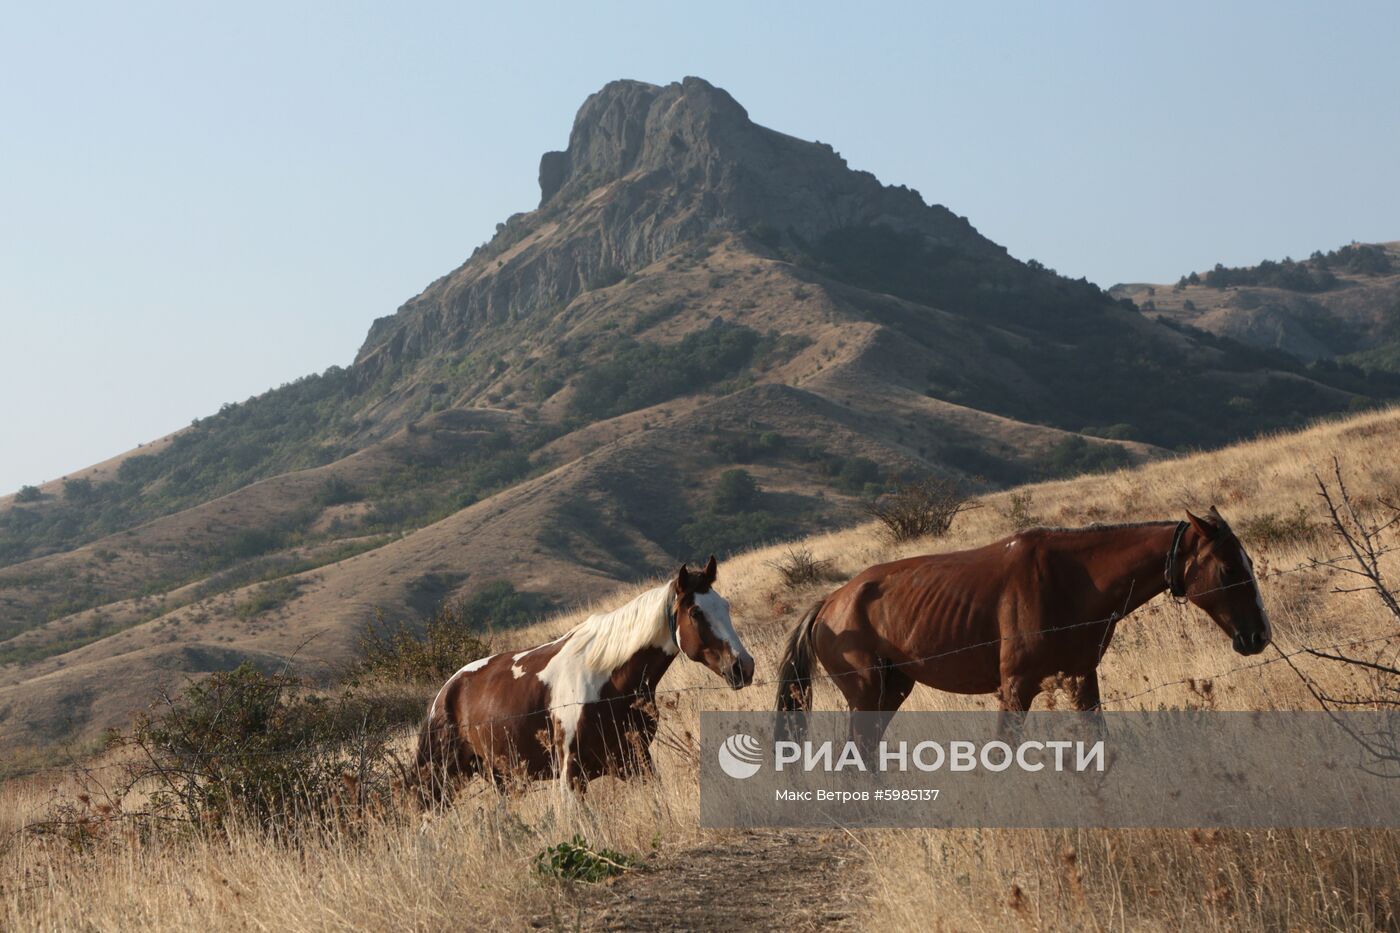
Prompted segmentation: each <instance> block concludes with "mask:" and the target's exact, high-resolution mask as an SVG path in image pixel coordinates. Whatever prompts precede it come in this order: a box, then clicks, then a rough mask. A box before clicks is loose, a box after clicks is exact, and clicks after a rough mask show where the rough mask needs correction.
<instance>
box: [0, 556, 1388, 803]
mask: <svg viewBox="0 0 1400 933" xmlns="http://www.w3.org/2000/svg"><path fill="white" fill-rule="evenodd" d="M1396 550H1400V545H1392V546H1387V547H1377V548H1375V549H1374V552H1373V553H1374V556H1375V558H1376V559H1377V560H1379V558H1380V557H1381V556H1384V555H1385V554H1388V553H1392V552H1394V551H1396ZM1350 558H1351V555H1350V554H1349V553H1343V554H1338V555H1335V556H1333V557H1329V558H1308V559H1307V560H1306V561H1304V562H1302V563H1299V564H1297V565H1296V566H1292V567H1287V568H1283V569H1279V570H1272V571H1267V572H1265V573H1262V574H1259V575H1258V579H1272V578H1275V577H1281V576H1286V575H1289V574H1294V573H1302V572H1306V571H1310V570H1318V569H1320V568H1332V569H1338V567H1339V564H1340V563H1341V562H1343V561H1345V560H1348V559H1350ZM1248 585H1250V581H1248V580H1242V581H1239V582H1235V583H1229V584H1224V585H1222V586H1218V587H1214V588H1212V589H1209V590H1204V591H1201V592H1200V593H1197V594H1195V595H1197V596H1204V595H1209V594H1211V593H1216V592H1221V591H1225V590H1229V589H1232V588H1234V587H1240V586H1248ZM1335 592H1344V591H1343V590H1336V591H1335ZM1121 620H1122V616H1121V615H1120V614H1119V613H1112V614H1110V615H1109V616H1106V617H1103V618H1097V619H1091V620H1088V621H1084V622H1077V623H1072V624H1070V625H1064V626H1058V627H1056V628H1054V629H1051V630H1048V631H1045V632H1040V633H1034V634H1025V635H1022V634H1015V635H1010V636H999V637H997V638H992V639H987V640H984V641H980V642H975V643H972V644H968V645H962V646H959V647H957V648H952V649H949V650H947V651H941V652H937V653H935V654H931V655H927V656H921V657H917V658H911V659H908V660H905V661H900V662H894V663H889V664H880V665H872V666H869V667H860V668H853V669H851V670H848V671H845V672H842V673H840V674H831V673H829V672H825V671H814V672H813V673H812V679H813V680H819V681H824V682H830V683H833V684H834V683H835V682H836V681H837V680H838V679H840V678H842V677H851V676H856V675H859V674H864V673H870V672H872V671H875V670H886V669H889V668H891V667H903V666H913V665H919V664H925V663H928V662H932V661H938V660H944V659H946V658H949V657H953V656H956V655H959V654H963V653H967V652H971V651H978V650H982V649H986V648H991V647H995V646H998V645H1000V644H1001V643H1003V642H1006V641H1008V640H1012V639H1015V638H1021V637H1039V638H1043V637H1047V636H1054V635H1060V634H1064V633H1068V632H1073V631H1075V630H1079V629H1084V628H1090V627H1094V626H1105V625H1108V624H1111V623H1116V622H1118V621H1121ZM1386 642H1400V630H1397V631H1395V632H1390V633H1387V634H1383V635H1378V636H1374V637H1370V638H1362V639H1351V640H1346V641H1341V642H1336V643H1332V644H1326V645H1320V646H1315V645H1302V646H1300V647H1298V648H1295V649H1292V650H1288V651H1284V650H1283V649H1281V648H1276V651H1277V656H1275V657H1270V658H1264V659H1260V660H1255V661H1251V662H1246V663H1243V664H1238V665H1235V666H1232V667H1228V668H1224V669H1221V670H1217V671H1215V672H1213V673H1210V674H1205V675H1198V676H1194V677H1181V678H1175V679H1171V680H1166V681H1160V682H1158V683H1155V684H1152V685H1150V686H1148V687H1146V688H1143V689H1140V690H1136V691H1133V692H1123V693H1118V694H1111V695H1109V696H1106V697H1104V698H1103V703H1104V704H1105V705H1107V704H1110V703H1128V702H1132V701H1134V700H1137V699H1140V698H1142V697H1144V696H1148V695H1150V694H1153V693H1157V692H1160V691H1162V690H1167V689H1170V688H1172V687H1179V686H1189V685H1190V684H1191V683H1193V682H1200V681H1202V680H1206V679H1209V680H1220V679H1224V678H1227V677H1231V676H1234V675H1236V674H1240V673H1244V672H1248V671H1257V670H1259V669H1261V668H1265V667H1269V666H1272V665H1275V664H1282V663H1288V664H1289V665H1290V666H1293V665H1292V660H1293V659H1294V658H1297V657H1299V656H1302V655H1307V656H1313V657H1325V656H1326V653H1328V652H1336V651H1343V650H1347V649H1354V648H1361V647H1366V646H1370V645H1378V644H1383V643H1386ZM1295 670H1296V668H1295ZM778 685H779V681H778V680H776V679H755V680H753V681H752V682H751V683H750V684H749V686H750V687H777V686H778ZM732 689H733V688H731V687H730V686H729V685H727V684H724V683H700V684H689V685H686V686H683V687H673V688H667V689H656V690H646V691H636V692H633V693H628V694H620V695H617V696H613V697H609V698H608V699H607V702H612V703H617V702H627V701H639V700H640V701H649V702H654V701H656V700H660V699H677V698H679V697H682V696H687V695H694V694H701V693H710V692H720V691H722V692H724V693H731V692H732ZM591 702H598V701H577V702H571V703H560V704H551V705H549V706H547V707H541V708H539V709H532V710H529V711H526V712H523V713H516V714H511V715H508V716H498V717H492V718H490V719H485V720H481V719H474V720H473V722H474V724H476V725H496V724H500V723H505V722H511V721H515V720H519V719H525V718H530V717H537V716H542V715H545V714H548V713H554V712H558V711H560V710H566V709H570V708H573V707H577V706H586V705H588V704H589V703H591ZM343 745H344V743H343V742H337V741H330V742H317V743H309V744H305V745H299V746H294V747H290V748H280V749H268V750H249V751H246V752H240V753H239V754H240V755H242V756H245V757H250V758H256V757H265V756H287V755H298V754H306V753H310V752H316V751H330V750H334V749H337V748H340V747H343ZM127 768H130V763H129V762H106V763H100V764H88V763H78V762H75V763H73V764H70V765H66V766H56V767H47V768H38V769H33V770H30V771H27V772H25V773H24V774H23V775H17V776H16V779H28V778H35V777H41V776H44V775H66V776H70V777H71V776H80V775H88V776H90V775H93V774H97V773H101V772H105V771H109V770H118V769H127Z"/></svg>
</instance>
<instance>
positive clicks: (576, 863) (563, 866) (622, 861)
mask: <svg viewBox="0 0 1400 933" xmlns="http://www.w3.org/2000/svg"><path fill="white" fill-rule="evenodd" d="M637 864H638V863H637V860H636V859H634V858H632V857H631V856H630V855H623V854H622V853H621V852H618V851H616V850H615V849H608V848H601V849H594V848H591V847H590V846H589V845H588V843H587V841H585V840H584V838H583V837H582V836H580V835H578V834H575V835H574V838H573V839H571V840H569V841H568V842H561V843H559V844H558V845H555V846H550V847H549V848H547V849H544V850H543V851H540V852H537V853H535V858H534V866H535V871H536V872H537V873H539V874H540V875H543V876H544V877H546V878H555V879H558V880H560V881H581V882H583V883H584V884H597V883H598V882H600V881H606V880H607V879H609V878H616V877H617V876H618V875H621V874H623V873H625V872H629V871H632V870H634V869H635V868H636V867H637Z"/></svg>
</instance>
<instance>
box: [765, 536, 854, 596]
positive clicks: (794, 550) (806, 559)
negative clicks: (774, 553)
mask: <svg viewBox="0 0 1400 933" xmlns="http://www.w3.org/2000/svg"><path fill="white" fill-rule="evenodd" d="M767 563H768V566H769V567H772V568H773V569H774V570H776V571H778V575H779V576H780V577H782V579H783V586H785V587H787V588H788V589H790V590H795V589H799V588H801V587H804V586H809V585H811V584H813V583H832V582H835V581H837V580H840V579H841V575H840V574H839V573H837V572H836V568H835V567H834V566H833V565H832V562H831V561H830V560H819V559H817V557H816V556H815V555H814V554H813V553H812V549H811V548H809V547H806V546H805V545H793V546H791V547H789V548H788V549H787V550H785V551H784V552H783V554H782V556H781V557H779V558H777V559H776V560H770V561H768V562H767Z"/></svg>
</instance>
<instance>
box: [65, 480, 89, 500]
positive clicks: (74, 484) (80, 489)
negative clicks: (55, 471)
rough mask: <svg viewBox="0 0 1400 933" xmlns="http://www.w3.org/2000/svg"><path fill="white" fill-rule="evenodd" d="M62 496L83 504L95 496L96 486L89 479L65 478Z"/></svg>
mask: <svg viewBox="0 0 1400 933" xmlns="http://www.w3.org/2000/svg"><path fill="white" fill-rule="evenodd" d="M63 498H64V499H65V500H67V501H68V502H73V503H76V504H78V505H85V504H87V503H89V502H92V501H93V500H94V499H96V498H97V487H95V486H93V484H92V480H90V479H86V478H78V479H65V480H64V481H63Z"/></svg>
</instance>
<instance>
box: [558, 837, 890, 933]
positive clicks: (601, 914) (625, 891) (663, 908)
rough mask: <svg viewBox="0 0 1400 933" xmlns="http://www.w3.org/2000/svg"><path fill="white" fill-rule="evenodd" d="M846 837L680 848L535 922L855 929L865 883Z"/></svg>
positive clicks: (580, 893)
mask: <svg viewBox="0 0 1400 933" xmlns="http://www.w3.org/2000/svg"><path fill="white" fill-rule="evenodd" d="M864 854H865V853H864V852H863V851H862V850H861V848H860V846H859V845H858V844H857V843H856V842H855V841H854V840H852V839H851V838H850V837H849V836H845V835H844V834H839V833H836V834H831V833H827V834H823V833H813V832H782V831H764V830H751V831H747V832H736V833H734V834H733V835H730V836H727V837H724V838H722V839H720V840H717V841H715V842H713V843H706V844H704V845H699V846H693V847H691V848H688V849H679V850H676V851H672V852H667V853H666V854H664V855H662V856H660V857H658V858H657V859H656V860H655V861H651V862H649V867H648V869H647V870H645V871H639V872H635V873H633V874H629V875H627V876H625V877H623V878H620V879H618V880H617V881H616V882H614V883H612V884H608V885H598V886H596V887H580V888H579V889H578V890H577V892H576V893H575V895H574V898H573V908H574V912H573V914H572V915H568V916H551V917H539V918H536V919H535V920H534V921H533V922H532V924H531V926H533V927H535V928H538V929H567V930H576V929H577V930H716V931H719V930H725V931H730V930H750V929H759V930H783V931H784V933H786V931H790V930H833V929H834V930H851V929H855V925H856V918H857V917H858V915H859V914H860V911H861V908H862V907H863V906H864V893H863V892H864V891H866V889H867V884H866V871H865V866H864Z"/></svg>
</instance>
